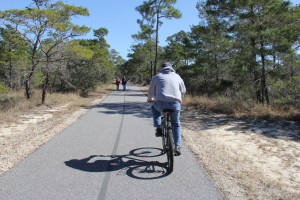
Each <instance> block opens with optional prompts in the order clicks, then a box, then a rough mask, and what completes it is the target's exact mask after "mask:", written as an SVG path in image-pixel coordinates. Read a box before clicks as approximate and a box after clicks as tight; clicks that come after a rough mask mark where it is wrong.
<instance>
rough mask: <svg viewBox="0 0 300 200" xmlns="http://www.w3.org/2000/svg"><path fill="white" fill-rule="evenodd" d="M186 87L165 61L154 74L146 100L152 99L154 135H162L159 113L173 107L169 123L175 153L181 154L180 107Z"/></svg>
mask: <svg viewBox="0 0 300 200" xmlns="http://www.w3.org/2000/svg"><path fill="white" fill-rule="evenodd" d="M185 92H186V88H185V85H184V82H183V80H182V79H181V77H180V76H179V75H178V74H176V73H175V70H174V69H173V68H172V65H171V64H170V63H169V62H165V63H163V64H162V66H161V70H160V73H159V74H157V75H156V76H154V77H153V78H152V80H151V82H150V86H149V89H148V101H154V103H153V105H152V106H151V109H152V114H153V122H154V127H156V133H155V135H156V137H161V136H162V130H161V128H160V126H161V113H162V111H163V109H173V112H172V113H171V123H172V128H173V133H174V140H175V153H176V154H177V155H180V154H181V151H180V145H181V127H180V109H181V102H182V97H183V96H184V94H185Z"/></svg>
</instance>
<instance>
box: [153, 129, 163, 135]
mask: <svg viewBox="0 0 300 200" xmlns="http://www.w3.org/2000/svg"><path fill="white" fill-rule="evenodd" d="M155 136H156V137H161V136H162V131H161V128H156V132H155Z"/></svg>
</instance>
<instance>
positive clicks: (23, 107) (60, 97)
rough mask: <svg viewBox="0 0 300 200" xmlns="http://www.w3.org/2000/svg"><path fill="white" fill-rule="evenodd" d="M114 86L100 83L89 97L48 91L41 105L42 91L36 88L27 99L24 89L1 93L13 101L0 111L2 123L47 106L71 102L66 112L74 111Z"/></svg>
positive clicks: (12, 120) (3, 96) (13, 120)
mask: <svg viewBox="0 0 300 200" xmlns="http://www.w3.org/2000/svg"><path fill="white" fill-rule="evenodd" d="M113 88H114V85H112V84H110V85H99V86H98V87H97V89H96V90H95V91H93V92H91V93H90V94H89V96H88V97H86V98H83V97H80V96H79V94H78V93H48V94H47V97H46V104H44V105H41V91H39V90H35V91H34V96H33V98H32V99H30V100H27V99H26V98H25V96H24V91H18V92H9V93H7V94H5V95H3V94H2V95H1V97H2V98H6V99H9V100H10V101H11V103H9V105H8V106H6V107H5V109H3V110H1V112H0V124H1V123H11V122H15V120H17V119H18V118H19V116H20V115H21V114H26V113H28V112H32V111H36V110H39V109H44V108H45V107H49V108H52V107H58V106H62V105H66V104H70V106H69V107H68V110H67V111H65V112H73V111H74V110H76V109H78V108H79V107H84V106H88V105H90V103H91V102H92V101H93V100H95V99H97V98H99V97H101V96H103V95H104V94H107V93H109V92H110V91H111V90H112V89H113Z"/></svg>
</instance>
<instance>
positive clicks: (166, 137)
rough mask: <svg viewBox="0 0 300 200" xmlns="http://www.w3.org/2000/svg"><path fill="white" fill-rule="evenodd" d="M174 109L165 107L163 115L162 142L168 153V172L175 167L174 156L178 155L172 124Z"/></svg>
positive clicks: (164, 149) (165, 151)
mask: <svg viewBox="0 0 300 200" xmlns="http://www.w3.org/2000/svg"><path fill="white" fill-rule="evenodd" d="M172 112H173V109H164V110H163V116H162V117H161V119H162V120H161V121H162V123H161V130H162V144H163V151H164V153H165V154H167V159H168V163H167V168H168V172H169V173H172V172H173V169H174V156H177V155H176V154H175V152H174V149H175V143H174V137H173V130H172V125H171V113H172Z"/></svg>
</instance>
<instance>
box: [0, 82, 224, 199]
mask: <svg viewBox="0 0 300 200" xmlns="http://www.w3.org/2000/svg"><path fill="white" fill-rule="evenodd" d="M161 146H162V143H161V138H157V137H155V134H154V128H153V127H152V118H151V110H150V104H149V103H147V102H146V97H145V96H144V95H143V94H142V92H141V91H140V90H139V88H138V87H135V86H134V85H131V84H128V86H127V90H126V91H121V90H120V91H114V92H112V93H111V94H109V95H108V96H107V97H106V98H105V99H104V100H103V101H102V102H101V103H100V104H99V105H97V106H94V107H93V108H92V109H90V110H89V111H88V112H87V113H86V114H85V115H84V116H82V117H81V118H80V119H79V120H78V121H76V122H75V123H74V124H73V125H71V126H70V127H68V128H66V129H65V130H64V131H62V132H61V133H59V134H58V135H57V136H56V137H54V138H53V139H52V140H50V141H49V142H47V143H46V144H44V145H42V146H41V147H40V148H39V149H38V150H36V151H35V152H34V153H32V154H31V155H30V156H28V157H27V158H25V159H24V160H22V161H21V162H20V163H19V164H17V165H15V166H14V167H13V168H12V169H10V170H9V171H7V172H6V173H4V174H2V175H1V176H0V199H3V200H17V199H22V200H23V199H24V200H25V199H26V200H44V199H46V200H48V199H49V200H56V199H57V200H62V199H70V200H71V199H72V200H76V199H82V200H83V199H84V200H110V199H115V200H120V199H121V200H122V199H126V200H133V199H137V200H140V199H172V200H174V199H188V200H192V199H195V200H196V199H197V200H199V199H209V200H218V199H223V195H222V194H221V192H219V190H218V189H217V188H216V187H215V185H214V183H213V182H212V181H211V179H210V178H209V177H208V175H207V173H206V172H205V170H204V169H203V167H202V166H200V165H199V163H198V161H197V160H196V158H195V156H194V155H193V153H192V152H191V151H190V150H189V149H188V148H187V147H186V146H185V145H184V144H183V147H182V155H181V156H179V157H175V164H174V171H173V173H171V174H168V173H167V169H166V155H163V154H162V149H161Z"/></svg>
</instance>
